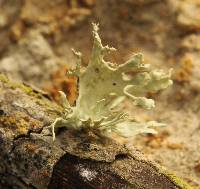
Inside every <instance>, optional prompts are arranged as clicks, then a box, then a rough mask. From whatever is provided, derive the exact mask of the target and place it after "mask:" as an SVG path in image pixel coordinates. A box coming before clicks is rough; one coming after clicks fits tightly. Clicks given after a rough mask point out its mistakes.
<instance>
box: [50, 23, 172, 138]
mask: <svg viewBox="0 0 200 189" xmlns="http://www.w3.org/2000/svg"><path fill="white" fill-rule="evenodd" d="M93 40H94V45H93V50H92V55H91V59H90V63H89V65H88V66H87V68H86V69H85V71H82V70H81V56H82V55H81V53H80V52H76V51H74V54H75V56H76V57H77V66H76V68H75V69H74V70H70V71H69V72H68V77H70V76H72V75H73V76H74V75H76V76H77V77H78V78H79V86H78V90H79V96H78V99H77V101H76V105H75V106H74V107H71V106H70V104H69V102H68V101H67V98H66V96H65V94H64V93H63V92H60V94H61V97H62V105H63V107H64V108H65V117H62V118H57V119H56V120H55V122H54V123H53V124H52V133H53V139H55V131H54V129H57V128H59V127H68V128H73V129H85V128H86V129H87V130H88V129H89V130H91V131H93V132H94V133H95V134H96V135H98V136H103V137H108V138H110V137H112V136H113V135H115V136H116V135H118V136H120V137H125V138H128V139H131V138H132V137H133V136H134V135H136V134H139V133H156V131H155V130H154V129H153V128H152V127H157V126H163V125H164V124H161V123H157V122H155V121H150V122H146V123H139V122H136V121H135V120H130V119H128V116H127V113H125V112H121V111H118V110H117V107H118V105H119V104H120V103H121V102H123V101H124V99H125V98H128V99H129V100H131V101H132V102H133V105H135V106H139V107H142V108H144V109H151V108H153V107H154V106H155V105H154V100H152V99H148V98H146V97H145V95H146V94H147V93H149V92H150V93H155V92H157V91H159V90H161V89H165V88H167V87H168V86H169V85H171V84H172V80H171V79H170V77H171V70H169V72H167V73H164V72H163V71H162V70H150V68H149V65H148V64H144V63H143V57H142V55H141V54H134V55H133V56H132V57H131V58H130V59H129V60H128V61H127V62H125V63H124V64H120V65H115V64H113V63H111V62H106V61H105V60H104V56H105V55H106V54H108V53H110V52H111V51H114V50H115V49H114V48H110V47H108V46H103V45H102V43H101V39H100V37H99V35H98V25H96V24H93Z"/></svg>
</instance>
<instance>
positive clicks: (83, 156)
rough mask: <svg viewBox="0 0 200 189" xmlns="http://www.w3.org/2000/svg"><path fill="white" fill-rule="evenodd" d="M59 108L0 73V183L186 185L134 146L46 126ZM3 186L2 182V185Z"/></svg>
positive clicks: (136, 188) (39, 188)
mask: <svg viewBox="0 0 200 189" xmlns="http://www.w3.org/2000/svg"><path fill="white" fill-rule="evenodd" d="M61 115H62V108H61V107H60V106H58V105H57V104H55V103H53V102H51V101H50V100H49V99H48V98H47V97H45V96H44V95H43V94H41V93H40V92H37V91H34V90H33V89H31V88H30V87H28V86H25V85H22V84H16V83H13V82H11V81H9V80H8V79H7V78H6V77H5V76H3V75H0V150H1V153H0V183H2V184H4V185H6V186H8V187H11V188H12V187H13V188H20V189H27V188H36V189H45V188H48V189H64V188H70V189H79V188H83V189H84V188H85V189H93V188H94V189H110V188H115V189H117V188H120V189H121V188H133V189H169V188H170V189H189V188H191V187H190V186H189V185H188V184H186V183H185V182H183V181H182V180H181V179H179V178H178V177H176V176H175V175H172V174H170V173H169V172H167V171H166V170H165V169H164V168H161V166H159V165H157V164H155V163H154V162H151V161H149V160H148V159H147V158H146V157H145V156H144V155H142V154H141V153H140V152H139V151H137V150H136V149H135V148H128V147H127V146H124V145H120V144H117V143H115V142H113V141H105V140H104V141H103V140H100V139H97V138H95V137H94V136H93V135H91V134H90V135H89V134H88V133H87V132H85V131H79V132H77V131H76V132H75V131H71V130H66V129H62V130H60V131H59V132H58V133H57V138H56V141H55V142H52V137H51V136H50V135H49V134H50V132H49V130H48V128H47V126H49V125H50V124H51V123H52V122H53V120H54V119H55V118H56V117H58V116H61ZM4 188H5V187H4Z"/></svg>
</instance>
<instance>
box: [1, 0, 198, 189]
mask: <svg viewBox="0 0 200 189" xmlns="http://www.w3.org/2000/svg"><path fill="white" fill-rule="evenodd" d="M92 22H95V23H99V24H100V32H99V33H100V36H101V38H102V42H103V44H104V45H106V44H109V45H110V46H113V47H115V48H117V49H118V51H117V52H115V53H112V54H111V55H110V56H109V57H107V58H108V59H109V60H110V61H112V62H115V63H117V64H120V63H123V62H124V61H126V60H127V59H128V57H130V56H131V54H133V53H136V52H141V53H142V54H143V55H144V62H145V63H148V64H151V66H152V67H153V68H157V69H160V68H161V69H163V70H168V69H169V68H173V69H174V71H173V76H172V77H173V81H174V85H173V86H172V87H170V88H169V89H167V90H165V91H164V92H160V93H158V94H149V96H150V97H151V98H154V99H155V100H156V108H155V109H154V110H151V111H145V112H144V111H143V110H141V109H139V108H138V109H136V108H135V107H132V106H131V105H130V104H129V103H128V102H127V103H125V104H124V105H123V106H124V108H126V109H128V110H129V113H130V116H131V117H133V118H134V119H136V120H138V121H147V120H157V121H160V122H163V123H167V127H165V128H161V129H159V131H158V133H159V134H158V135H154V136H153V135H147V136H138V137H137V138H135V139H134V141H133V144H132V145H134V146H136V147H137V148H139V149H140V150H141V151H142V152H143V153H145V154H147V155H148V156H149V157H150V158H152V159H153V160H154V161H156V162H158V163H160V164H161V165H164V166H166V167H167V168H168V169H170V170H172V171H174V172H175V173H176V174H177V175H179V176H181V177H182V178H184V179H186V181H188V182H189V183H190V184H191V185H193V186H196V187H197V188H200V150H199V149H200V0H162V1H161V0H0V72H1V73H5V74H6V75H7V76H8V77H9V78H11V79H12V80H16V81H18V80H19V81H22V82H24V83H26V84H29V85H33V86H34V87H36V88H39V89H41V90H43V91H45V92H47V93H49V95H51V97H52V99H54V100H56V101H58V93H57V91H58V90H62V91H64V92H65V93H66V94H67V96H68V99H69V101H70V103H71V104H73V103H74V102H75V99H76V96H77V89H76V78H70V79H69V78H66V71H67V70H68V69H69V68H71V67H73V66H74V63H75V60H74V57H73V54H72V52H71V48H74V49H76V50H78V51H81V52H82V53H83V63H84V65H87V64H88V62H89V58H90V53H91V48H92V34H91V29H92V27H91V23H92Z"/></svg>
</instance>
